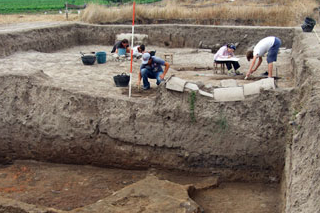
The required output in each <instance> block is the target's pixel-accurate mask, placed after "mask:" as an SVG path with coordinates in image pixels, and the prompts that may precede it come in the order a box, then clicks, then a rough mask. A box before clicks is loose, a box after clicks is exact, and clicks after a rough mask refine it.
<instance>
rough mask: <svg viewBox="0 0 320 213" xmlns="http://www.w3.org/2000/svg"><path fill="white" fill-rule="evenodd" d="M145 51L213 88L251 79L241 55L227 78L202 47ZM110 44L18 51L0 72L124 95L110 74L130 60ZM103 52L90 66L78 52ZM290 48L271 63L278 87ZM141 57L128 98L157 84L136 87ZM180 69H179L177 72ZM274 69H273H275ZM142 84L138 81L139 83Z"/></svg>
mask: <svg viewBox="0 0 320 213" xmlns="http://www.w3.org/2000/svg"><path fill="white" fill-rule="evenodd" d="M146 48H147V51H149V50H156V51H157V52H156V56H159V57H160V58H163V54H164V53H169V52H170V53H173V64H171V67H170V69H169V71H168V73H167V75H166V77H165V78H168V77H169V76H171V75H175V76H176V77H179V78H182V79H185V80H187V81H188V82H194V83H196V82H203V84H204V85H211V86H213V87H219V86H220V80H222V79H230V78H234V79H236V80H237V83H238V85H243V84H246V83H249V82H252V81H253V80H256V79H254V78H252V79H251V80H244V79H243V78H244V76H245V73H246V72H247V71H248V68H249V62H248V61H247V60H246V58H245V56H244V55H237V57H239V58H240V61H239V63H240V65H241V67H240V69H239V70H240V72H241V73H244V75H242V76H236V77H228V76H227V75H221V74H213V53H211V51H208V50H203V49H191V48H183V49H181V48H174V49H173V48H172V49H168V48H163V47H155V46H147V47H146ZM111 49H112V47H111V46H97V45H91V46H76V47H73V48H70V49H64V50H60V51H57V52H53V53H42V52H36V51H28V52H19V53H16V54H13V55H10V56H8V57H5V58H0V64H1V65H2V66H1V68H0V74H6V73H7V74H9V73H10V74H21V75H28V74H32V73H34V72H39V71H43V72H44V74H45V75H47V76H48V77H49V80H48V81H47V82H46V83H47V84H49V85H52V86H54V87H60V88H63V89H66V90H69V91H72V92H76V93H78V92H79V93H86V94H89V95H93V96H100V97H106V96H108V97H110V96H113V97H119V96H124V97H125V96H128V94H129V92H128V88H122V87H116V86H115V83H114V81H113V76H115V75H119V74H122V73H127V74H129V72H130V60H127V61H123V62H120V61H115V60H114V59H113V57H112V56H111V53H110V51H111ZM99 51H106V52H107V62H106V63H104V64H98V63H97V62H96V63H95V64H94V65H92V66H90V65H83V63H82V61H81V55H80V52H84V53H90V52H99ZM290 57H291V49H283V48H281V49H280V54H279V55H278V62H276V63H275V65H274V71H273V76H276V73H277V76H278V77H280V79H279V80H277V86H278V87H280V88H285V87H292V86H293V79H292V72H291V66H290ZM140 64H141V60H139V59H138V60H135V61H134V62H133V73H132V84H131V85H132V97H133V98H151V97H152V96H153V95H154V93H155V92H156V87H157V85H156V84H155V80H154V79H151V80H150V83H151V91H142V90H141V88H140V89H139V88H138V86H137V77H138V74H137V73H138V72H139V67H140ZM179 70H180V71H179ZM276 70H277V71H276ZM265 71H267V62H266V59H265V58H264V61H263V62H262V64H261V66H260V68H259V69H258V70H257V71H256V72H255V73H254V74H253V75H252V76H253V77H255V76H256V77H259V76H260V75H261V74H262V73H264V72H265ZM140 85H142V81H141V83H140Z"/></svg>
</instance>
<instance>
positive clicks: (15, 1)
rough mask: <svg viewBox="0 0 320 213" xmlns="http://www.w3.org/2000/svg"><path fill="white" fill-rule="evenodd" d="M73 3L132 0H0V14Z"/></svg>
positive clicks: (140, 0)
mask: <svg viewBox="0 0 320 213" xmlns="http://www.w3.org/2000/svg"><path fill="white" fill-rule="evenodd" d="M156 1H160V0H136V3H140V4H145V3H153V2H156ZM66 2H68V4H73V5H84V4H97V5H118V4H123V3H131V2H133V0H1V1H0V14H12V13H26V12H28V13H35V12H43V11H58V10H64V9H65V6H64V5H65V3H66Z"/></svg>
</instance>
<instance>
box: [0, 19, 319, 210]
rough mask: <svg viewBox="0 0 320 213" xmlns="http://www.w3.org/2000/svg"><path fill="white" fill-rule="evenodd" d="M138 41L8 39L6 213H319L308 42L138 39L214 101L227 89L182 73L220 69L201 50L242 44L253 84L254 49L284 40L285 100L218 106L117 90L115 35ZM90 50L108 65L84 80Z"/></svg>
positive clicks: (161, 91) (89, 30)
mask: <svg viewBox="0 0 320 213" xmlns="http://www.w3.org/2000/svg"><path fill="white" fill-rule="evenodd" d="M130 32H131V27H129V26H125V25H108V26H99V25H86V24H79V23H72V24H52V25H48V26H28V27H23V26H21V27H20V28H11V29H10V27H7V28H3V29H0V38H1V39H0V56H1V58H0V64H1V68H0V73H1V75H0V81H1V83H0V87H1V90H0V91H1V94H0V143H1V146H0V164H1V165H2V166H1V167H0V179H1V182H2V185H1V184H0V196H1V199H0V200H1V201H0V212H32V211H34V210H37V211H38V212H64V211H70V212H155V210H157V211H160V212H203V211H204V212H258V213H259V212H291V213H293V212H301V210H303V212H317V211H319V209H320V204H319V203H320V202H319V195H318V193H319V190H320V189H319V186H314V185H313V183H315V182H317V181H319V172H320V171H319V169H318V168H319V164H320V163H319V154H318V153H317V150H319V145H318V140H319V131H318V122H319V115H320V113H319V109H318V105H319V96H320V93H319V91H318V90H319V88H320V87H319V80H318V79H319V78H318V77H319V72H318V70H319V68H318V63H319V57H318V56H317V55H319V52H320V51H319V48H317V46H316V45H319V44H318V43H317V42H318V41H317V37H315V35H314V34H313V33H302V31H301V29H298V28H268V27H215V26H195V25H140V26H137V27H136V29H135V33H137V34H144V35H147V36H148V38H147V40H146V41H144V42H147V49H148V47H149V48H153V49H157V54H159V56H161V54H162V53H164V52H167V51H170V52H174V57H175V58H174V61H175V62H174V64H172V66H171V70H170V72H171V73H170V74H174V75H175V76H178V77H180V78H185V79H186V80H188V81H192V82H195V83H196V84H198V85H199V87H200V86H202V87H203V88H205V89H206V91H207V92H212V91H213V89H215V88H217V87H218V86H217V85H219V82H220V79H221V78H223V77H221V76H220V77H219V76H218V78H217V76H215V75H214V74H212V70H210V69H209V70H206V69H202V70H201V72H202V73H201V74H202V75H200V74H199V72H200V71H196V70H195V69H194V70H189V71H188V69H191V68H190V67H210V66H212V61H211V59H210V57H212V56H213V55H212V53H211V52H207V51H205V50H201V49H199V44H201V46H210V45H211V46H212V45H218V44H224V43H226V42H234V43H237V51H236V54H238V55H239V56H241V58H242V59H241V60H242V61H241V62H242V64H243V69H242V71H243V72H246V70H247V69H246V68H247V67H248V62H246V61H245V60H244V54H245V51H246V50H247V49H248V47H251V46H253V45H254V44H255V43H256V42H258V41H259V40H260V39H261V38H263V37H265V36H268V35H274V36H277V37H279V38H281V40H282V46H281V47H282V50H281V52H280V55H279V57H280V59H281V60H279V59H278V62H277V75H278V74H279V76H280V77H279V79H278V80H276V85H277V88H276V89H271V90H261V91H259V93H257V94H250V95H245V96H244V99H243V100H241V101H239V100H237V101H219V100H215V99H213V98H209V97H206V96H202V95H200V94H199V93H192V92H188V91H185V92H182V93H181V92H176V91H170V90H167V89H166V87H165V85H160V86H159V87H156V86H155V85H153V86H152V89H151V90H150V91H149V92H145V91H138V90H137V88H136V86H135V81H134V83H133V84H134V86H133V91H134V92H133V96H132V97H130V98H129V97H128V95H127V92H128V89H127V88H118V87H115V85H114V82H113V78H112V76H114V75H116V74H121V73H122V72H127V71H128V66H127V65H128V64H129V63H130V62H129V61H116V60H113V58H112V57H111V56H109V55H108V54H109V52H110V50H109V49H110V48H111V46H112V45H113V43H114V41H115V40H116V35H118V34H121V33H130ZM315 44H316V45H315ZM104 48H105V49H104ZM92 50H94V51H99V50H104V51H108V53H107V63H106V64H103V65H98V64H95V65H93V66H84V65H83V64H82V62H81V60H80V56H79V52H80V51H92ZM263 63H266V62H265V61H264V62H263ZM139 65H140V62H139V61H135V62H134V70H138V69H139ZM264 66H266V65H265V64H264ZM183 67H184V68H183ZM185 67H189V68H188V69H187V70H186V68H185ZM264 68H265V67H263V66H262V69H264ZM179 70H180V71H179ZM262 71H263V70H262ZM190 73H191V74H190ZM134 78H136V76H135V75H134ZM217 79H219V80H217ZM235 80H236V81H237V82H238V84H239V86H242V87H245V84H247V83H248V81H244V80H243V79H240V78H239V79H235ZM250 82H253V81H249V83H250ZM192 94H193V95H192ZM194 94H195V95H194ZM191 103H192V104H191ZM191 105H192V106H191ZM191 118H193V119H191ZM89 165H90V166H89ZM96 166H97V167H96ZM53 168H56V170H54V169H53ZM106 168H111V170H110V171H109V170H105V169H106ZM99 169H100V170H99ZM44 171H46V172H44ZM103 171H104V172H103ZM111 171H112V172H111ZM89 174H91V175H92V176H90V175H89ZM115 174H121V175H120V176H119V175H118V176H117V175H115ZM97 177H99V180H98V179H97ZM49 179H52V180H53V181H58V182H55V183H56V185H54V184H53V183H52V182H49V181H47V182H46V181H45V180H49ZM84 179H85V180H84ZM62 180H63V181H66V182H63V181H62ZM107 180H108V181H107ZM59 181H60V182H59ZM67 181H69V182H67ZM71 182H72V183H77V185H75V184H73V185H72V184H70V183H71ZM58 183H59V184H58ZM97 183H98V184H99V187H97V188H95V187H96V186H97V185H95V184H97ZM107 183H108V184H107ZM6 184H7V185H6ZM10 184H11V185H10ZM104 184H105V185H104ZM170 184H171V185H170ZM36 187H42V190H43V191H42V194H41V193H38V194H37V193H35V191H36ZM166 188H170V189H172V191H170V192H168V190H164V189H166ZM66 189H67V190H66ZM160 189H161V190H160ZM37 190H38V191H39V189H37ZM45 190H47V191H49V192H46V191H45ZM178 192H179V193H178ZM28 193H29V194H32V193H34V194H32V195H33V198H30V196H29V197H28V196H27V195H26V194H28ZM46 193H49V194H50V196H49V195H47V194H46ZM64 193H69V194H67V195H66V196H64ZM146 193H149V194H146ZM161 193H163V194H166V193H167V194H169V195H167V196H168V197H170V199H169V198H166V199H164V200H161V198H159V197H161V196H158V197H157V196H156V195H157V194H161ZM75 195H79V197H78V198H77V199H75V198H74V196H75ZM80 195H81V196H80ZM59 196H60V197H59ZM163 196H164V195H163ZM163 196H162V199H163ZM40 197H42V199H40ZM80 197H81V199H80ZM66 201H68V202H66ZM159 202H160V203H161V205H160V204H158V205H155V203H159ZM63 203H65V204H64V205H63ZM248 203H249V205H248ZM151 204H152V205H151ZM169 204H170V205H169ZM250 205H251V206H250ZM39 206H40V207H39ZM49 207H50V208H49Z"/></svg>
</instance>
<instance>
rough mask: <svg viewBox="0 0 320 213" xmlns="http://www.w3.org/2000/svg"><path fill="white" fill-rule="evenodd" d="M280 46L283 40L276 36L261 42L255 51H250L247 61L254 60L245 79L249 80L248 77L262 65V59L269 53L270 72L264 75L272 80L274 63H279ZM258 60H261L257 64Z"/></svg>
mask: <svg viewBox="0 0 320 213" xmlns="http://www.w3.org/2000/svg"><path fill="white" fill-rule="evenodd" d="M280 46H281V40H280V39H279V38H277V37H275V36H269V37H266V38H264V39H262V40H260V41H259V42H258V43H257V45H256V46H255V47H254V49H253V51H252V50H250V51H248V52H247V55H246V56H247V60H248V61H250V60H251V59H253V60H252V62H251V64H250V68H249V71H248V73H247V75H246V77H245V79H248V77H249V76H250V75H251V74H252V73H253V72H255V71H256V70H257V69H258V67H259V66H260V65H261V62H262V57H263V56H264V54H266V53H267V52H268V56H267V63H268V72H265V73H264V74H265V75H267V76H268V77H269V78H272V70H273V62H274V61H277V56H278V52H279V48H280ZM257 58H258V59H259V60H258V62H257V64H256V61H257ZM255 64H256V66H255Z"/></svg>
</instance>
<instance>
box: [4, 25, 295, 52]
mask: <svg viewBox="0 0 320 213" xmlns="http://www.w3.org/2000/svg"><path fill="white" fill-rule="evenodd" d="M120 33H131V26H128V25H106V26H101V25H87V24H69V25H62V26H59V27H48V28H37V29H30V30H24V31H15V32H11V33H0V57H1V56H7V55H10V54H12V53H14V52H16V51H26V50H36V51H41V52H52V51H56V50H59V49H63V48H69V47H72V46H77V45H90V44H105V45H113V44H114V42H115V39H116V35H117V34H120ZM135 33H140V34H147V35H148V36H149V43H148V44H150V45H156V46H168V47H172V48H174V47H176V48H178V47H192V48H197V47H198V46H199V43H200V42H201V41H202V42H203V44H204V45H215V44H221V45H223V44H225V43H227V42H234V43H239V45H238V48H237V53H238V54H239V53H244V52H245V51H246V50H247V49H248V48H249V47H251V46H253V45H254V44H256V43H257V42H258V41H259V40H260V39H262V38H264V37H266V36H270V35H274V36H278V37H279V38H281V40H282V47H287V48H291V46H292V41H293V36H294V29H293V28H278V27H237V26H234V27H221V26H197V25H137V26H136V27H135Z"/></svg>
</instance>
